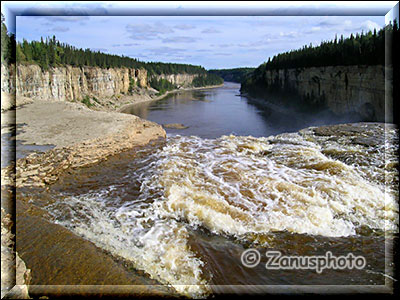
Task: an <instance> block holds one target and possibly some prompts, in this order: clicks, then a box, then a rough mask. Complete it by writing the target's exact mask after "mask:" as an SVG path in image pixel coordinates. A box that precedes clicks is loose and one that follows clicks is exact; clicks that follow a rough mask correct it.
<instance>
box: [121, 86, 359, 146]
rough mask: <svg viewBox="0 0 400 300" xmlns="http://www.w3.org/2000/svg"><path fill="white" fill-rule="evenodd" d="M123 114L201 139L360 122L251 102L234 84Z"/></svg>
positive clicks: (135, 107) (132, 108) (180, 95)
mask: <svg viewBox="0 0 400 300" xmlns="http://www.w3.org/2000/svg"><path fill="white" fill-rule="evenodd" d="M123 112H125V113H131V114H134V115H137V116H139V117H141V118H144V119H147V120H150V121H154V122H156V123H158V124H174V123H178V124H183V125H184V126H186V127H187V128H186V129H173V128H172V129H171V128H167V130H166V131H167V133H170V134H179V135H186V136H190V135H194V136H198V137H201V138H218V137H220V136H222V135H229V134H234V135H240V136H248V135H251V136H254V137H265V136H269V135H275V134H279V133H283V132H294V131H298V130H300V129H303V128H305V127H308V126H319V125H327V124H338V123H344V122H349V121H353V122H354V121H357V120H356V119H354V120H349V119H339V118H338V117H337V116H336V117H335V116H333V115H332V114H330V113H328V112H320V113H318V114H315V113H313V114H310V113H307V111H303V112H299V111H294V110H290V109H285V108H284V107H280V106H278V105H276V104H273V103H268V102H265V101H257V100H253V99H248V98H247V97H246V96H244V95H241V94H240V84H238V83H233V82H225V83H224V85H223V86H222V87H218V88H212V89H203V90H201V89H200V90H191V91H179V92H178V93H173V94H170V95H168V96H166V97H165V98H164V99H163V100H160V101H157V102H147V103H139V104H134V105H131V106H128V107H126V108H124V110H123Z"/></svg>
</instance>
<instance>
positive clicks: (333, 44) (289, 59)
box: [241, 20, 399, 90]
mask: <svg viewBox="0 0 400 300" xmlns="http://www.w3.org/2000/svg"><path fill="white" fill-rule="evenodd" d="M398 32H399V28H398V24H397V22H396V20H395V21H394V22H393V25H392V24H391V23H390V24H389V25H387V26H385V27H384V28H382V29H381V30H379V31H378V32H377V31H376V30H374V31H373V32H372V31H369V32H367V33H364V32H362V33H361V34H359V33H357V34H356V35H353V34H351V35H350V37H348V38H343V35H342V36H341V37H340V38H339V39H337V37H336V38H335V39H334V40H332V41H323V42H321V44H320V45H319V46H316V47H313V46H312V45H311V44H310V45H309V46H303V47H302V48H301V49H297V50H291V51H288V52H285V53H280V54H278V55H275V56H274V57H273V58H272V59H271V58H269V59H268V61H267V62H265V63H263V64H261V65H260V66H259V67H258V68H257V69H255V70H254V72H253V73H252V75H251V76H249V77H248V78H247V79H246V80H245V81H244V82H243V83H242V88H241V89H242V90H248V89H250V88H251V87H252V86H254V85H255V84H261V85H263V82H264V77H265V73H266V71H268V70H276V69H293V68H309V67H323V66H343V65H367V66H368V65H385V36H386V35H388V36H390V37H393V39H394V40H395V37H396V36H398ZM397 39H398V38H397ZM393 55H396V54H395V53H393Z"/></svg>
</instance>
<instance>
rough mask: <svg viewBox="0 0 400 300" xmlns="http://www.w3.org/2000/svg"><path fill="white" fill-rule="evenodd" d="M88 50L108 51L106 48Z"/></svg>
mask: <svg viewBox="0 0 400 300" xmlns="http://www.w3.org/2000/svg"><path fill="white" fill-rule="evenodd" d="M90 50H92V51H99V52H108V49H106V48H90Z"/></svg>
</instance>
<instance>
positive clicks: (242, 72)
mask: <svg viewBox="0 0 400 300" xmlns="http://www.w3.org/2000/svg"><path fill="white" fill-rule="evenodd" d="M254 70H255V68H234V69H211V70H208V72H209V73H212V74H216V75H218V76H220V77H222V78H223V79H224V80H225V81H231V82H237V83H242V82H243V81H244V80H245V79H246V78H247V76H249V75H250V74H251V73H252V72H253V71H254Z"/></svg>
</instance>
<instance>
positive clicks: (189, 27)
mask: <svg viewBox="0 0 400 300" xmlns="http://www.w3.org/2000/svg"><path fill="white" fill-rule="evenodd" d="M174 28H176V29H180V30H190V29H195V28H196V26H194V25H191V24H179V25H176V26H174Z"/></svg>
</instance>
